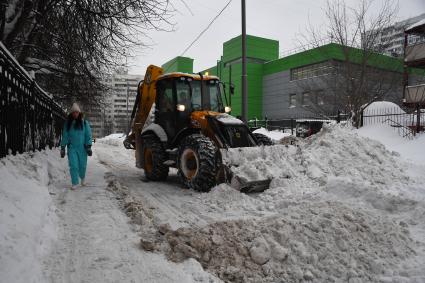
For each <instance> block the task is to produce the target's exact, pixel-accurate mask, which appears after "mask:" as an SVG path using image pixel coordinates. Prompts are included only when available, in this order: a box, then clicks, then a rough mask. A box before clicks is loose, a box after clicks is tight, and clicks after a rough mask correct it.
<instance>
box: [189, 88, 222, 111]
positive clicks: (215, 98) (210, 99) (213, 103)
mask: <svg viewBox="0 0 425 283" xmlns="http://www.w3.org/2000/svg"><path fill="white" fill-rule="evenodd" d="M204 83H205V98H204V101H202V97H201V81H192V82H191V86H192V107H193V110H212V111H217V112H223V111H224V106H223V99H222V95H223V94H222V93H221V91H220V84H219V81H218V80H208V81H204Z"/></svg>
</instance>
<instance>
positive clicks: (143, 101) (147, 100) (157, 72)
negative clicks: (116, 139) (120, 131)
mask: <svg viewBox="0 0 425 283" xmlns="http://www.w3.org/2000/svg"><path fill="white" fill-rule="evenodd" d="M163 72H164V71H163V69H162V68H161V67H158V66H155V65H150V66H149V67H148V68H147V70H146V74H145V77H144V79H143V82H142V83H141V84H139V86H138V89H137V97H136V100H135V102H134V107H133V112H132V115H131V121H130V125H131V132H130V133H128V134H127V138H126V139H125V141H124V146H125V147H126V148H133V149H134V147H135V146H134V145H135V143H136V139H137V136H138V135H139V136H140V133H141V131H142V130H143V128H144V126H145V124H146V120H147V119H148V117H149V114H150V111H151V109H152V105H153V104H154V102H155V99H156V81H157V80H158V77H160V76H161V75H162V74H163Z"/></svg>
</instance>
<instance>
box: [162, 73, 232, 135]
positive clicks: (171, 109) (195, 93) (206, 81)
mask: <svg viewBox="0 0 425 283" xmlns="http://www.w3.org/2000/svg"><path fill="white" fill-rule="evenodd" d="M156 91H157V93H156V101H155V103H156V108H155V121H156V123H157V124H159V125H160V126H161V127H162V128H163V129H164V130H165V133H166V134H167V137H168V140H169V141H170V142H172V141H173V140H175V137H177V136H178V135H179V133H180V132H181V131H184V130H187V129H188V128H204V127H202V126H203V124H204V122H203V120H205V119H206V117H207V116H218V115H220V114H221V113H227V112H230V110H231V108H230V106H228V105H227V97H226V95H225V91H224V87H223V84H222V83H221V82H220V81H219V79H218V78H217V77H215V76H202V75H191V74H183V73H171V74H167V75H164V76H162V77H160V78H158V81H157V84H156ZM205 128H207V127H206V126H205Z"/></svg>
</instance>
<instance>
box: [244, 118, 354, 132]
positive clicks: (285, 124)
mask: <svg viewBox="0 0 425 283" xmlns="http://www.w3.org/2000/svg"><path fill="white" fill-rule="evenodd" d="M348 118H349V117H348V115H347V114H343V113H334V114H332V113H326V115H325V114H323V115H315V114H311V115H303V114H300V115H294V116H293V117H289V118H282V119H267V118H265V119H262V120H259V119H252V120H249V121H248V127H249V128H250V129H251V130H255V129H258V128H265V129H267V130H269V131H274V130H278V131H282V132H286V133H291V134H292V135H295V131H296V128H297V125H299V124H300V123H305V122H332V121H334V122H340V121H346V120H347V119H348Z"/></svg>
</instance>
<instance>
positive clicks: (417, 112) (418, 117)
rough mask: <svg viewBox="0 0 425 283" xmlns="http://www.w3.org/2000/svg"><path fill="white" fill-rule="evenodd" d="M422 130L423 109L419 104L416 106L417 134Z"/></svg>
mask: <svg viewBox="0 0 425 283" xmlns="http://www.w3.org/2000/svg"><path fill="white" fill-rule="evenodd" d="M420 130H421V108H420V107H419V103H418V104H417V105H416V131H415V133H414V134H415V135H416V133H419V132H420Z"/></svg>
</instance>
